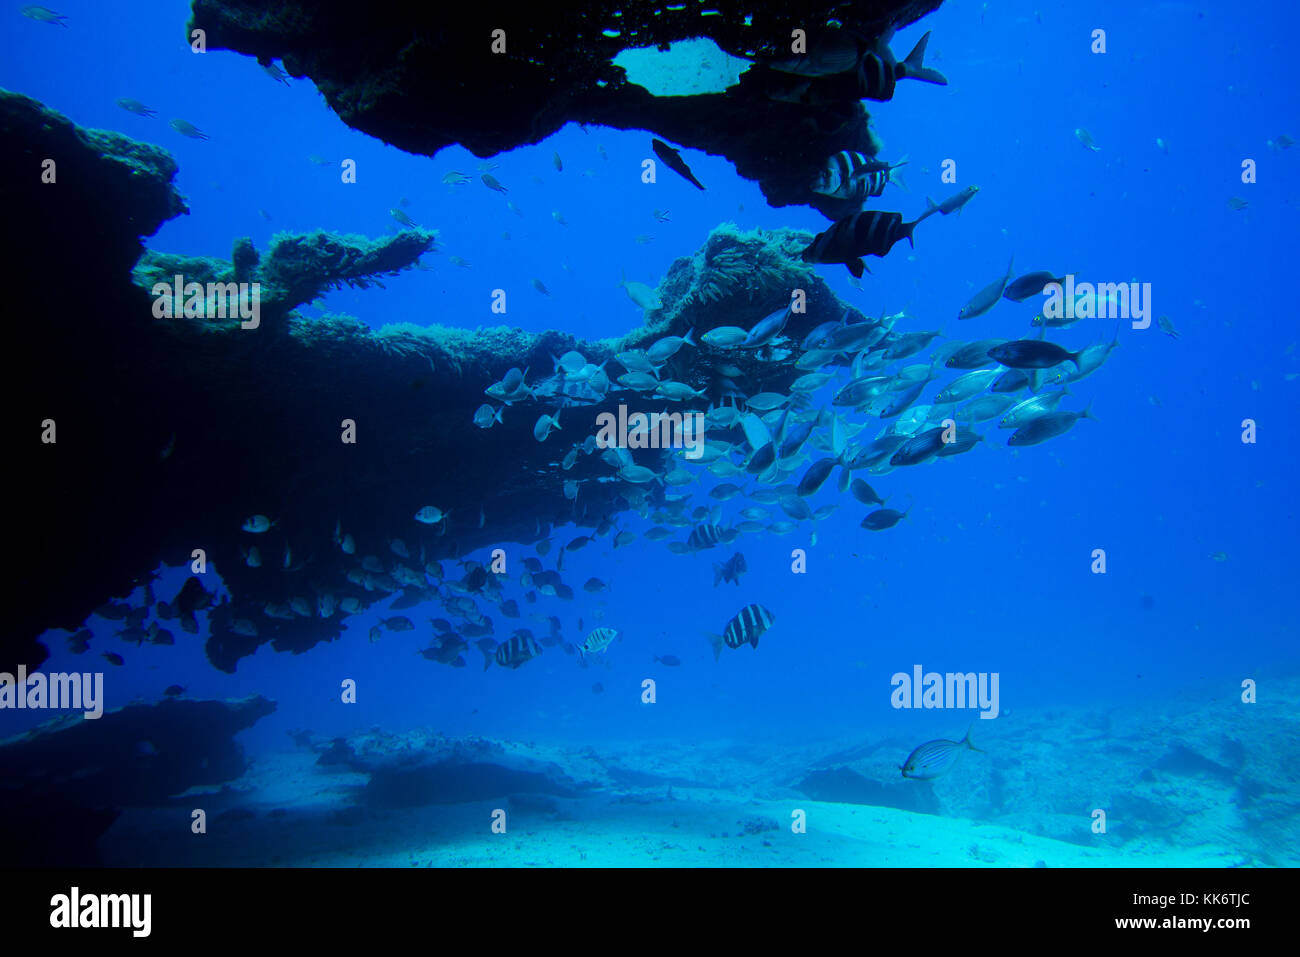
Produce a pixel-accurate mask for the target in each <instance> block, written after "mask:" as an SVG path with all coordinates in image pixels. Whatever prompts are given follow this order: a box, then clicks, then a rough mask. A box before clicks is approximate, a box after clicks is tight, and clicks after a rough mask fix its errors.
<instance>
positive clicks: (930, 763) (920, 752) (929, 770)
mask: <svg viewBox="0 0 1300 957" xmlns="http://www.w3.org/2000/svg"><path fill="white" fill-rule="evenodd" d="M968 748H969V749H970V750H971V751H979V753H980V754H983V753H984V752H983V751H982V750H981V749H979V748H977V747H975V745H973V744H971V743H970V728H967V729H966V737H964V738H962V739H961V740H960V741H948V740H947V739H945V738H937V739H936V740H934V741H927V742H925V744H923V745H921V746H920V747H918V748H917V749H916V750H915V751H913V752H912V753H911V754H909V755H908V756H907V760H906V761H904V762H903V763H902V764H901V765H899V770H900V771H902V772H903V777H905V778H912V779H914V780H916V781H933V780H934V779H935V778H937V777H939V776H940V775H942V774H945V773H946V772H948V771H949V770H951V769H952V766H953V764H954V763H956V761H957V758H959V757H960V756H961V753H962V752H963V751H965V750H967V749H968Z"/></svg>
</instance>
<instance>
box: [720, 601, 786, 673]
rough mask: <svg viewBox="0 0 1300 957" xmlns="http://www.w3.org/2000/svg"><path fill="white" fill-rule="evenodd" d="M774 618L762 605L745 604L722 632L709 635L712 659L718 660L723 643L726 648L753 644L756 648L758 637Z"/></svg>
mask: <svg viewBox="0 0 1300 957" xmlns="http://www.w3.org/2000/svg"><path fill="white" fill-rule="evenodd" d="M774 620H775V619H774V618H773V617H772V613H771V612H770V611H768V610H767V609H766V608H764V607H763V606H762V605H757V604H754V605H746V606H745V607H744V608H742V609H740V611H739V612H738V613H737V614H736V617H734V618H732V619H731V621H729V622H727V627H726V628H725V629H723V632H722V634H720V635H709V641H710V643H711V644H712V645H713V660H714V661H717V660H718V656H719V655H720V654H722V646H723V645H726V646H727V647H728V648H739V647H740V646H741V645H753V646H754V647H755V648H757V647H758V639H759V638H760V637H761V636H762V635H763V634H764V633H765V632H766V631H767V630H768V629H769V628H771V627H772V622H773V621H774Z"/></svg>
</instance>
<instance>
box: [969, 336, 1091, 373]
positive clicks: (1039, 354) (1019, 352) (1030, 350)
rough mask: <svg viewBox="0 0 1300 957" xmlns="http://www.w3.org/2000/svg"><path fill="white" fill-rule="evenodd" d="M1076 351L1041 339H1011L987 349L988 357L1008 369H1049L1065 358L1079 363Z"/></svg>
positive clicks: (1076, 363)
mask: <svg viewBox="0 0 1300 957" xmlns="http://www.w3.org/2000/svg"><path fill="white" fill-rule="evenodd" d="M1079 355H1080V353H1078V352H1070V351H1069V350H1068V349H1064V348H1062V347H1061V346H1058V345H1057V344H1056V343H1055V342H1046V341H1044V340H1042V339H1013V340H1012V341H1011V342H1004V343H1002V345H1000V346H995V347H993V348H992V349H990V350H989V358H990V359H995V360H997V361H998V362H1000V363H1002V364H1003V365H1004V366H1006V367H1007V368H1009V369H1050V368H1051V367H1052V366H1056V365H1060V364H1061V363H1062V362H1066V361H1067V360H1068V361H1070V362H1073V363H1074V364H1075V365H1076V366H1078V364H1079Z"/></svg>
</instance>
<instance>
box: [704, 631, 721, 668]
mask: <svg viewBox="0 0 1300 957" xmlns="http://www.w3.org/2000/svg"><path fill="white" fill-rule="evenodd" d="M705 634H706V635H708V638H709V646H710V647H711V648H712V649H713V660H714V661H717V660H718V657H719V656H720V655H721V654H722V645H723V641H722V636H721V635H715V634H714V633H713V632H711V631H706V632H705Z"/></svg>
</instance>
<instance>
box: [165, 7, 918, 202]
mask: <svg viewBox="0 0 1300 957" xmlns="http://www.w3.org/2000/svg"><path fill="white" fill-rule="evenodd" d="M940 2H941V0H862V2H854V3H850V2H844V0H839V2H825V0H823V2H812V3H807V2H804V3H789V2H785V0H747V2H736V0H722V2H718V3H714V2H710V3H702V2H699V0H688V2H683V3H679V4H676V3H675V4H665V3H651V2H645V0H632V2H627V3H622V2H620V3H617V4H614V3H608V2H601V0H579V2H574V3H566V4H559V5H556V4H540V5H535V6H530V5H528V4H516V5H514V6H512V7H510V8H508V10H506V9H502V8H496V7H492V6H482V5H478V4H473V3H462V4H433V5H422V4H410V3H405V2H402V0H375V2H371V3H364V4H356V3H351V2H348V0H326V2H322V0H274V2H272V0H194V7H193V10H194V13H193V17H192V18H191V21H190V29H191V30H195V29H201V30H203V31H205V33H206V40H207V44H208V48H209V49H214V48H226V49H231V50H236V51H239V52H241V53H246V54H249V55H251V56H255V57H257V58H258V59H259V60H260V61H261V62H263V63H269V62H270V61H271V60H273V59H277V58H278V59H281V60H283V62H284V66H285V69H286V70H287V71H288V72H289V73H290V74H292V75H294V76H299V77H301V76H306V77H310V78H311V80H312V81H313V82H314V83H315V84H316V86H317V88H318V89H320V91H321V92H322V93H323V94H324V95H325V99H326V102H328V103H329V105H330V107H331V108H332V109H334V110H335V112H337V113H338V114H339V116H340V117H341V118H342V119H343V121H344V122H345V123H347V124H348V125H349V126H351V127H354V128H355V129H358V130H361V131H362V132H364V133H368V134H370V135H371V136H375V137H378V138H379V139H381V140H383V141H384V142H385V143H391V144H393V145H395V146H397V147H400V148H401V149H404V150H406V151H407V152H411V153H423V154H428V155H432V154H434V153H436V152H437V151H438V150H440V149H442V148H443V147H444V146H448V145H450V144H452V143H460V144H461V145H463V146H464V147H466V148H467V149H469V150H471V151H472V152H474V153H475V154H477V155H479V156H491V155H493V154H495V153H499V152H501V151H503V150H508V149H513V148H514V147H516V146H521V145H524V144H528V143H537V142H539V141H541V140H543V139H545V138H546V137H547V136H550V135H551V134H552V133H554V132H555V131H556V130H558V129H559V128H560V127H562V126H563V125H564V124H565V123H570V122H575V123H593V124H602V125H605V126H611V127H615V128H617V129H644V130H653V131H655V132H656V133H657V134H659V135H660V136H661V137H663V138H665V139H668V140H672V141H675V142H677V143H678V144H682V145H685V146H689V147H693V148H696V149H701V150H704V151H706V152H709V153H714V154H720V155H722V156H725V157H727V159H729V160H730V161H731V162H732V163H734V164H735V166H736V170H737V171H738V172H739V173H740V175H741V176H744V177H745V178H746V179H751V180H757V181H758V183H759V185H760V186H761V188H762V189H763V192H764V194H765V195H766V196H767V198H768V201H769V202H770V203H771V204H772V205H774V206H784V205H790V204H796V203H808V202H810V201H811V200H812V196H811V194H810V193H809V191H808V182H809V180H810V179H811V177H812V175H813V174H814V173H815V172H816V170H817V169H818V167H819V166H820V164H821V163H822V162H823V161H824V160H825V159H826V157H827V156H829V155H831V154H832V153H835V152H837V151H838V150H844V149H850V150H857V151H859V152H863V153H871V154H874V153H875V152H876V146H875V143H874V142H873V138H872V136H871V133H870V132H869V130H868V129H867V118H868V114H867V112H866V111H865V110H864V109H863V107H862V105H861V103H860V102H859V100H858V98H857V97H856V96H844V97H837V98H834V99H830V100H829V101H827V102H820V103H818V104H816V105H805V104H803V103H797V102H786V101H785V100H783V99H774V98H773V96H772V93H773V90H772V85H773V83H774V82H775V83H778V84H780V83H781V82H782V81H781V78H780V77H779V76H778V77H774V76H772V71H768V70H765V69H751V70H750V71H748V72H746V73H745V74H744V75H743V76H742V77H741V80H740V82H739V83H738V84H736V85H735V86H733V87H730V88H728V89H727V90H726V92H725V93H712V94H701V95H697V96H660V97H656V96H653V95H651V94H650V93H649V92H648V91H647V90H646V89H645V88H644V87H641V86H638V85H636V84H633V83H630V82H628V79H627V75H626V72H625V71H624V69H623V68H622V67H620V66H616V65H615V64H614V63H613V60H614V58H615V57H616V56H617V54H618V53H619V52H620V51H622V50H624V49H627V48H632V47H657V48H659V49H661V50H662V49H667V48H668V46H669V45H670V44H671V43H673V42H674V41H679V40H687V39H690V38H693V37H709V38H710V39H712V40H713V41H714V42H715V43H717V45H718V46H719V47H720V48H721V49H722V50H723V51H725V52H726V53H728V54H730V55H732V56H735V57H741V58H744V59H748V60H755V61H760V62H761V61H763V60H767V59H770V58H774V57H780V56H788V55H789V52H790V50H789V44H790V36H791V31H792V30H794V29H796V28H800V29H803V30H805V31H808V32H809V33H815V32H816V31H817V30H819V29H822V28H824V27H825V26H826V24H827V23H831V22H838V23H840V24H842V25H843V26H844V27H845V28H847V29H851V30H854V31H856V32H857V33H859V34H860V35H862V36H865V37H877V36H880V35H881V34H883V33H885V32H886V31H887V30H888V28H889V27H890V26H891V24H892V25H894V26H899V27H901V26H904V25H906V24H909V23H912V22H913V21H915V20H917V19H919V18H920V17H922V16H924V15H925V14H927V13H929V12H931V11H932V10H935V9H937V8H938V6H939V4H940ZM498 30H500V31H504V45H505V50H504V52H493V38H494V31H498ZM497 49H500V48H499V47H498V48H497ZM759 116H761V118H762V120H761V122H756V119H757V117H759ZM648 146H649V144H648V143H647V148H648Z"/></svg>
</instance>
